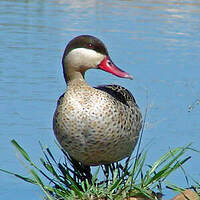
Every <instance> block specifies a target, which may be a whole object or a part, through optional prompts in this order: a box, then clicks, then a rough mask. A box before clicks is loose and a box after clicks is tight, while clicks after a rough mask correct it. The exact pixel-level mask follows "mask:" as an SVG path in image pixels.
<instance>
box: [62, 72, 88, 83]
mask: <svg viewBox="0 0 200 200" xmlns="http://www.w3.org/2000/svg"><path fill="white" fill-rule="evenodd" d="M63 74H64V78H65V82H66V84H67V86H70V85H74V84H77V83H80V82H81V83H82V84H87V83H86V81H85V79H84V76H85V72H84V71H83V72H80V71H76V70H70V69H66V68H64V70H63Z"/></svg>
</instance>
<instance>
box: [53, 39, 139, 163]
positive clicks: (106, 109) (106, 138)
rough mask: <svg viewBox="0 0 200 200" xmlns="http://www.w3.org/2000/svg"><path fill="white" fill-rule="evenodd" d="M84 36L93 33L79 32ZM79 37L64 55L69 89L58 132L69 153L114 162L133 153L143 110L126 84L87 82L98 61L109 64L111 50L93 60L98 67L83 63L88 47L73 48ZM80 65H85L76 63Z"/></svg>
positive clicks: (84, 159)
mask: <svg viewBox="0 0 200 200" xmlns="http://www.w3.org/2000/svg"><path fill="white" fill-rule="evenodd" d="M81 37H83V39H84V37H92V36H79V37H77V38H78V40H80V39H81V40H82V38H81ZM77 38H75V39H74V40H72V41H71V42H70V43H69V45H68V46H67V48H66V50H65V54H64V56H63V66H64V76H65V79H66V82H67V91H66V92H65V93H64V94H63V95H62V96H61V97H60V99H59V100H58V104H57V108H56V111H55V114H54V120H53V128H54V133H55V135H56V137H57V139H58V141H59V143H60V144H61V146H62V147H63V148H64V149H65V150H66V151H67V153H68V154H69V155H70V156H71V157H73V158H74V159H75V160H77V161H80V162H81V163H83V164H84V165H87V166H91V165H100V164H110V163H113V162H116V161H119V160H121V159H123V158H125V157H127V156H129V155H130V154H131V153H132V151H133V149H134V147H135V145H136V142H137V140H138V136H139V132H140V129H141V125H142V117H141V112H140V110H139V108H138V106H137V104H136V102H135V100H134V98H133V96H132V95H131V93H130V92H129V91H128V90H126V89H125V88H123V87H121V86H117V85H108V86H100V87H97V88H92V87H91V86H89V85H88V84H87V83H86V81H85V80H84V72H85V71H86V70H87V69H88V68H95V67H96V66H98V65H103V64H104V66H105V63H103V62H105V57H106V56H108V53H107V50H106V53H105V54H106V55H104V54H103V53H102V52H100V54H101V55H103V56H102V57H101V55H100V54H99V55H98V56H99V58H98V59H97V61H94V65H93V64H91V65H92V66H94V67H90V64H80V63H82V62H86V61H81V60H80V56H81V53H80V52H84V51H85V50H84V51H80V50H76V49H77V48H72V50H69V49H70V45H72V46H73V45H74V43H75V44H76V40H77ZM92 39H93V40H95V39H96V38H94V37H92ZM97 40H98V39H97ZM95 42H96V41H95ZM97 42H99V40H98V41H97ZM90 43H91V41H90ZM74 46H76V45H74ZM78 49H81V48H79V47H78ZM89 50H91V49H89ZM92 51H93V49H92ZM73 52H75V53H73ZM77 52H79V58H74V59H78V61H76V62H74V61H73V58H72V57H73V56H74V55H76V56H78V54H77ZM92 53H94V52H92ZM69 55H73V56H71V57H70V56H69ZM98 56H97V57H98ZM88 57H89V56H88ZM88 59H89V58H88ZM95 62H96V64H95ZM77 63H79V64H77ZM111 64H113V63H109V66H110V65H111ZM78 65H80V66H81V67H76V66H78ZM73 66H74V67H73ZM104 70H105V69H104ZM118 70H119V69H118ZM106 71H108V70H106ZM116 73H117V72H116ZM121 73H124V74H120V75H119V74H117V75H119V76H125V77H126V78H131V76H130V75H128V74H127V73H126V72H123V71H121Z"/></svg>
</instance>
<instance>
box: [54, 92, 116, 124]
mask: <svg viewBox="0 0 200 200" xmlns="http://www.w3.org/2000/svg"><path fill="white" fill-rule="evenodd" d="M116 104H117V103H116V102H115V101H113V99H112V97H109V95H107V94H106V93H105V94H104V92H102V91H98V90H97V91H96V90H93V91H89V92H88V91H73V92H71V91H69V92H67V93H66V94H65V95H64V97H63V99H62V100H61V103H60V104H59V105H58V108H57V112H58V115H61V118H62V120H63V122H64V123H67V124H68V126H70V124H74V125H80V124H81V125H82V126H86V125H89V124H92V123H95V122H96V123H99V124H102V123H105V121H106V120H107V121H108V120H112V119H113V118H114V117H117V116H116V115H117V105H116ZM118 111H119V110H118Z"/></svg>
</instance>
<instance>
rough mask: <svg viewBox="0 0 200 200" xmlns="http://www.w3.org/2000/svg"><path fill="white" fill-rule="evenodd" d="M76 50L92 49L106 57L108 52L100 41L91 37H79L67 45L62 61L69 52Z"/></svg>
mask: <svg viewBox="0 0 200 200" xmlns="http://www.w3.org/2000/svg"><path fill="white" fill-rule="evenodd" d="M76 48H87V49H93V50H95V51H96V52H99V53H102V54H104V55H108V51H107V49H106V47H105V45H104V44H103V42H102V41H101V40H99V39H98V38H96V37H94V36H91V35H80V36H77V37H75V38H74V39H72V40H71V41H70V42H69V43H68V45H67V46H66V48H65V51H64V54H63V59H64V57H65V56H66V55H67V54H68V53H69V52H70V51H71V50H73V49H76Z"/></svg>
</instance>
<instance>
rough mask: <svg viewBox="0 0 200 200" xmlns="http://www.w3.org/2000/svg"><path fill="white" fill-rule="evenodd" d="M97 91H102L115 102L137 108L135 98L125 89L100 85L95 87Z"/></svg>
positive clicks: (118, 86) (117, 86)
mask: <svg viewBox="0 0 200 200" xmlns="http://www.w3.org/2000/svg"><path fill="white" fill-rule="evenodd" d="M95 88H96V89H98V90H101V91H104V92H106V93H108V94H110V95H111V96H112V97H114V98H115V99H116V100H118V101H120V102H122V103H123V104H125V105H127V106H133V104H134V105H135V106H137V104H136V101H135V98H134V97H133V95H132V94H131V92H129V91H128V90H127V89H126V88H124V87H122V86H120V85H100V86H97V87H95Z"/></svg>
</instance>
